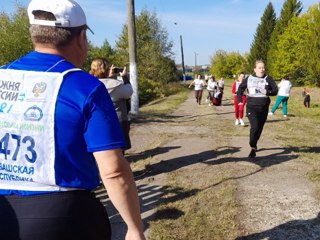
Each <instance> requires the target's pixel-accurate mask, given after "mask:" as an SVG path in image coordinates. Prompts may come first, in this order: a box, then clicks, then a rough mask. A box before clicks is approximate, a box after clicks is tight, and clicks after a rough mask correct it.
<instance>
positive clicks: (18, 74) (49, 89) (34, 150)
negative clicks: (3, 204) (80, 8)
mask: <svg viewBox="0 0 320 240" xmlns="http://www.w3.org/2000/svg"><path fill="white" fill-rule="evenodd" d="M72 71H81V70H80V69H76V68H75V69H70V70H68V71H65V72H63V73H56V72H35V71H22V70H13V69H0V188H1V189H13V190H25V191H58V190H72V189H63V188H61V187H59V186H57V185H56V179H55V170H54V164H55V137H54V113H55V107H56V100H57V95H58V92H59V89H60V86H61V84H62V81H63V78H64V75H66V74H67V73H69V72H72Z"/></svg>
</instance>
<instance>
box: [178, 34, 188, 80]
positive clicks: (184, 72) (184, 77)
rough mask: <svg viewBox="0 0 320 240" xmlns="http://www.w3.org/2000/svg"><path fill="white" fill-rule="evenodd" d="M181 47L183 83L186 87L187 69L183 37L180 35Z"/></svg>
mask: <svg viewBox="0 0 320 240" xmlns="http://www.w3.org/2000/svg"><path fill="white" fill-rule="evenodd" d="M180 45H181V58H182V62H181V63H182V75H183V82H184V85H186V84H187V82H186V69H185V68H184V55H183V43H182V35H180Z"/></svg>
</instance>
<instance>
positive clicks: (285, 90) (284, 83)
mask: <svg viewBox="0 0 320 240" xmlns="http://www.w3.org/2000/svg"><path fill="white" fill-rule="evenodd" d="M278 87H279V92H278V96H277V100H276V103H275V104H274V106H273V108H272V110H271V112H270V113H269V115H273V114H274V113H275V111H276V110H277V109H278V107H279V105H280V103H282V112H283V116H284V117H287V115H288V99H289V95H290V90H291V87H292V84H291V82H290V81H289V76H285V77H284V78H283V79H282V80H281V82H280V83H279V84H278Z"/></svg>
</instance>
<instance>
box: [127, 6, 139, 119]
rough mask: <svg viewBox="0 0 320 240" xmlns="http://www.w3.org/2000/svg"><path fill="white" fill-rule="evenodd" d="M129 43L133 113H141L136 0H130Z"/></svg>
mask: <svg viewBox="0 0 320 240" xmlns="http://www.w3.org/2000/svg"><path fill="white" fill-rule="evenodd" d="M128 43H129V62H130V70H129V71H130V82H131V85H132V88H133V94H132V97H131V113H132V114H134V115H138V113H139V89H138V65H137V49H136V24H135V10H134V0H128Z"/></svg>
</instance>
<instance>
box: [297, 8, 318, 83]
mask: <svg viewBox="0 0 320 240" xmlns="http://www.w3.org/2000/svg"><path fill="white" fill-rule="evenodd" d="M305 17H306V19H307V20H306V21H307V23H308V30H309V31H308V32H306V34H305V35H304V39H303V40H304V41H302V43H301V50H302V51H301V58H300V63H301V65H302V66H303V67H304V69H306V74H305V81H306V83H307V84H312V85H317V86H320V64H319V62H320V28H319V26H320V9H319V5H318V4H315V5H314V6H313V7H310V8H309V10H308V12H307V13H306V14H305Z"/></svg>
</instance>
